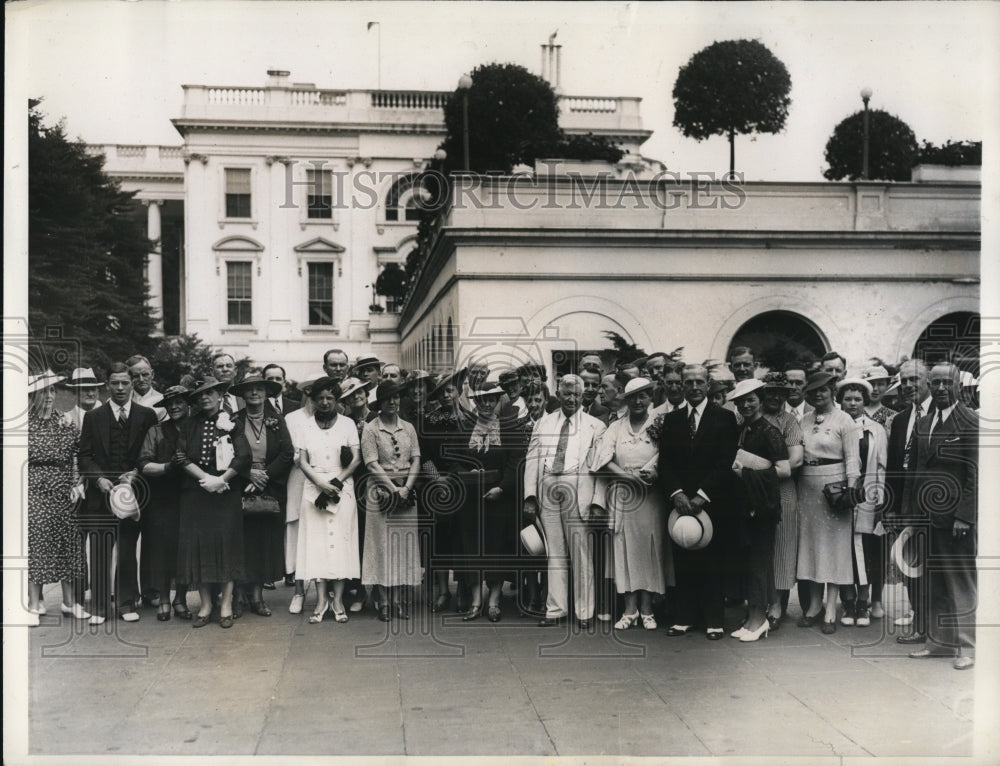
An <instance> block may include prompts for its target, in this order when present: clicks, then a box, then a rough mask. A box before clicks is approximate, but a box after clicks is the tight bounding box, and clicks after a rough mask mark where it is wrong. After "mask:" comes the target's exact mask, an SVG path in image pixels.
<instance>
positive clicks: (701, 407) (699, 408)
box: [684, 396, 708, 423]
mask: <svg viewBox="0 0 1000 766" xmlns="http://www.w3.org/2000/svg"><path fill="white" fill-rule="evenodd" d="M684 404H686V405H687V406H688V407H690V406H691V403H690V402H688V401H687V400H685V401H684ZM707 406H708V397H707V396H706V397H705V398H704V399H702V400H701V402H700V403H699V404H697V405H696V406H695V408H694V411H695V412H697V413H698V422H699V423H701V419H702V417H704V415H705V408H706V407H707ZM688 417H691V414H690V413H688Z"/></svg>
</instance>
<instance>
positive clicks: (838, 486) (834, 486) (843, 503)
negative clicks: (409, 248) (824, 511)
mask: <svg viewBox="0 0 1000 766" xmlns="http://www.w3.org/2000/svg"><path fill="white" fill-rule="evenodd" d="M823 497H825V498H826V504H827V505H828V506H830V510H831V511H833V512H834V513H847V512H848V511H849V510H851V509H852V508H854V493H853V492H852V490H851V485H850V484H848V483H847V481H846V480H845V479H841V480H840V481H832V482H830V483H829V484H825V485H824V486H823Z"/></svg>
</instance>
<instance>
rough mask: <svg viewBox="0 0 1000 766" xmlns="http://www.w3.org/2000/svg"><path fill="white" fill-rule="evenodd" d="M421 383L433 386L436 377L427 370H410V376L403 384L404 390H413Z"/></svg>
mask: <svg viewBox="0 0 1000 766" xmlns="http://www.w3.org/2000/svg"><path fill="white" fill-rule="evenodd" d="M420 383H424V384H425V385H427V386H433V385H434V376H433V375H431V374H430V373H429V372H427V370H410V374H409V375H407V377H406V381H405V382H404V383H403V388H413V387H414V386H416V385H418V384H420Z"/></svg>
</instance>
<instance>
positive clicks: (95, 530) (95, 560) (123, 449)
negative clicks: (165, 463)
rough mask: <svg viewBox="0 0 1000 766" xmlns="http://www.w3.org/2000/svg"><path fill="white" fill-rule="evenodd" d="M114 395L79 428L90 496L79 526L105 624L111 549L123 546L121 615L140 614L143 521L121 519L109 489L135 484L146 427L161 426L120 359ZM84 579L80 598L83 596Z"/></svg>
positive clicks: (96, 609)
mask: <svg viewBox="0 0 1000 766" xmlns="http://www.w3.org/2000/svg"><path fill="white" fill-rule="evenodd" d="M108 391H109V392H110V398H109V399H108V401H107V402H106V403H104V404H103V405H101V406H100V407H95V408H94V409H92V410H91V411H90V412H88V413H87V414H86V415H84V417H83V428H82V429H81V433H80V475H81V476H83V477H85V478H86V479H87V495H86V500H85V502H84V505H83V510H82V512H81V514H80V526H81V527H82V528H83V530H84V532H85V534H88V535H89V537H90V579H91V597H92V600H91V605H90V613H91V615H92V616H91V618H90V621H91V623H92V624H95V625H100V624H101V623H102V622H104V620H105V619H106V618H107V617H108V605H109V602H110V598H111V554H112V549H113V547H114V545H115V544H117V545H118V566H117V578H116V584H115V599H116V607H117V611H118V614H119V615H120V616H121V618H122V619H123V620H125V621H127V622H135V621H136V620H138V619H139V614H138V613H137V612H136V610H135V603H136V600H137V598H138V597H139V582H138V576H137V575H138V573H137V571H136V570H137V561H136V543H137V542H138V540H139V522H138V521H137V520H136V519H134V518H126V519H118V518H116V517H115V516H114V515H113V514H112V513H111V510H110V507H109V500H110V498H109V494H110V493H111V490H112V489H113V488H114V487H115V485H117V484H128V485H130V486H134V485H133V482H134V481H135V478H136V476H137V475H138V473H139V469H138V467H137V466H138V460H139V452H140V450H141V449H142V442H143V439H144V438H145V437H146V432H147V431H148V430H149V429H150V428H152V427H153V426H154V425H156V413H155V412H153V410H151V409H150V408H148V407H144V406H143V405H141V404H137V403H136V402H134V401H132V377H131V375H130V374H129V369H128V367H126V366H125V365H124V364H122V363H121V362H114V363H112V364H111V366H110V367H108ZM83 587H84V586H83V583H81V584H80V585H79V586H78V590H79V591H80V592H79V593H78V594H77V596H78V598H77V600H78V601H80V602H82V600H83V593H82V590H83Z"/></svg>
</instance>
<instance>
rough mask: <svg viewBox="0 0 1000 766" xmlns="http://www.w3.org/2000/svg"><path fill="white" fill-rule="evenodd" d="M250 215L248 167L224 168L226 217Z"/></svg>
mask: <svg viewBox="0 0 1000 766" xmlns="http://www.w3.org/2000/svg"><path fill="white" fill-rule="evenodd" d="M249 217H250V169H249V168H226V218H249Z"/></svg>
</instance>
